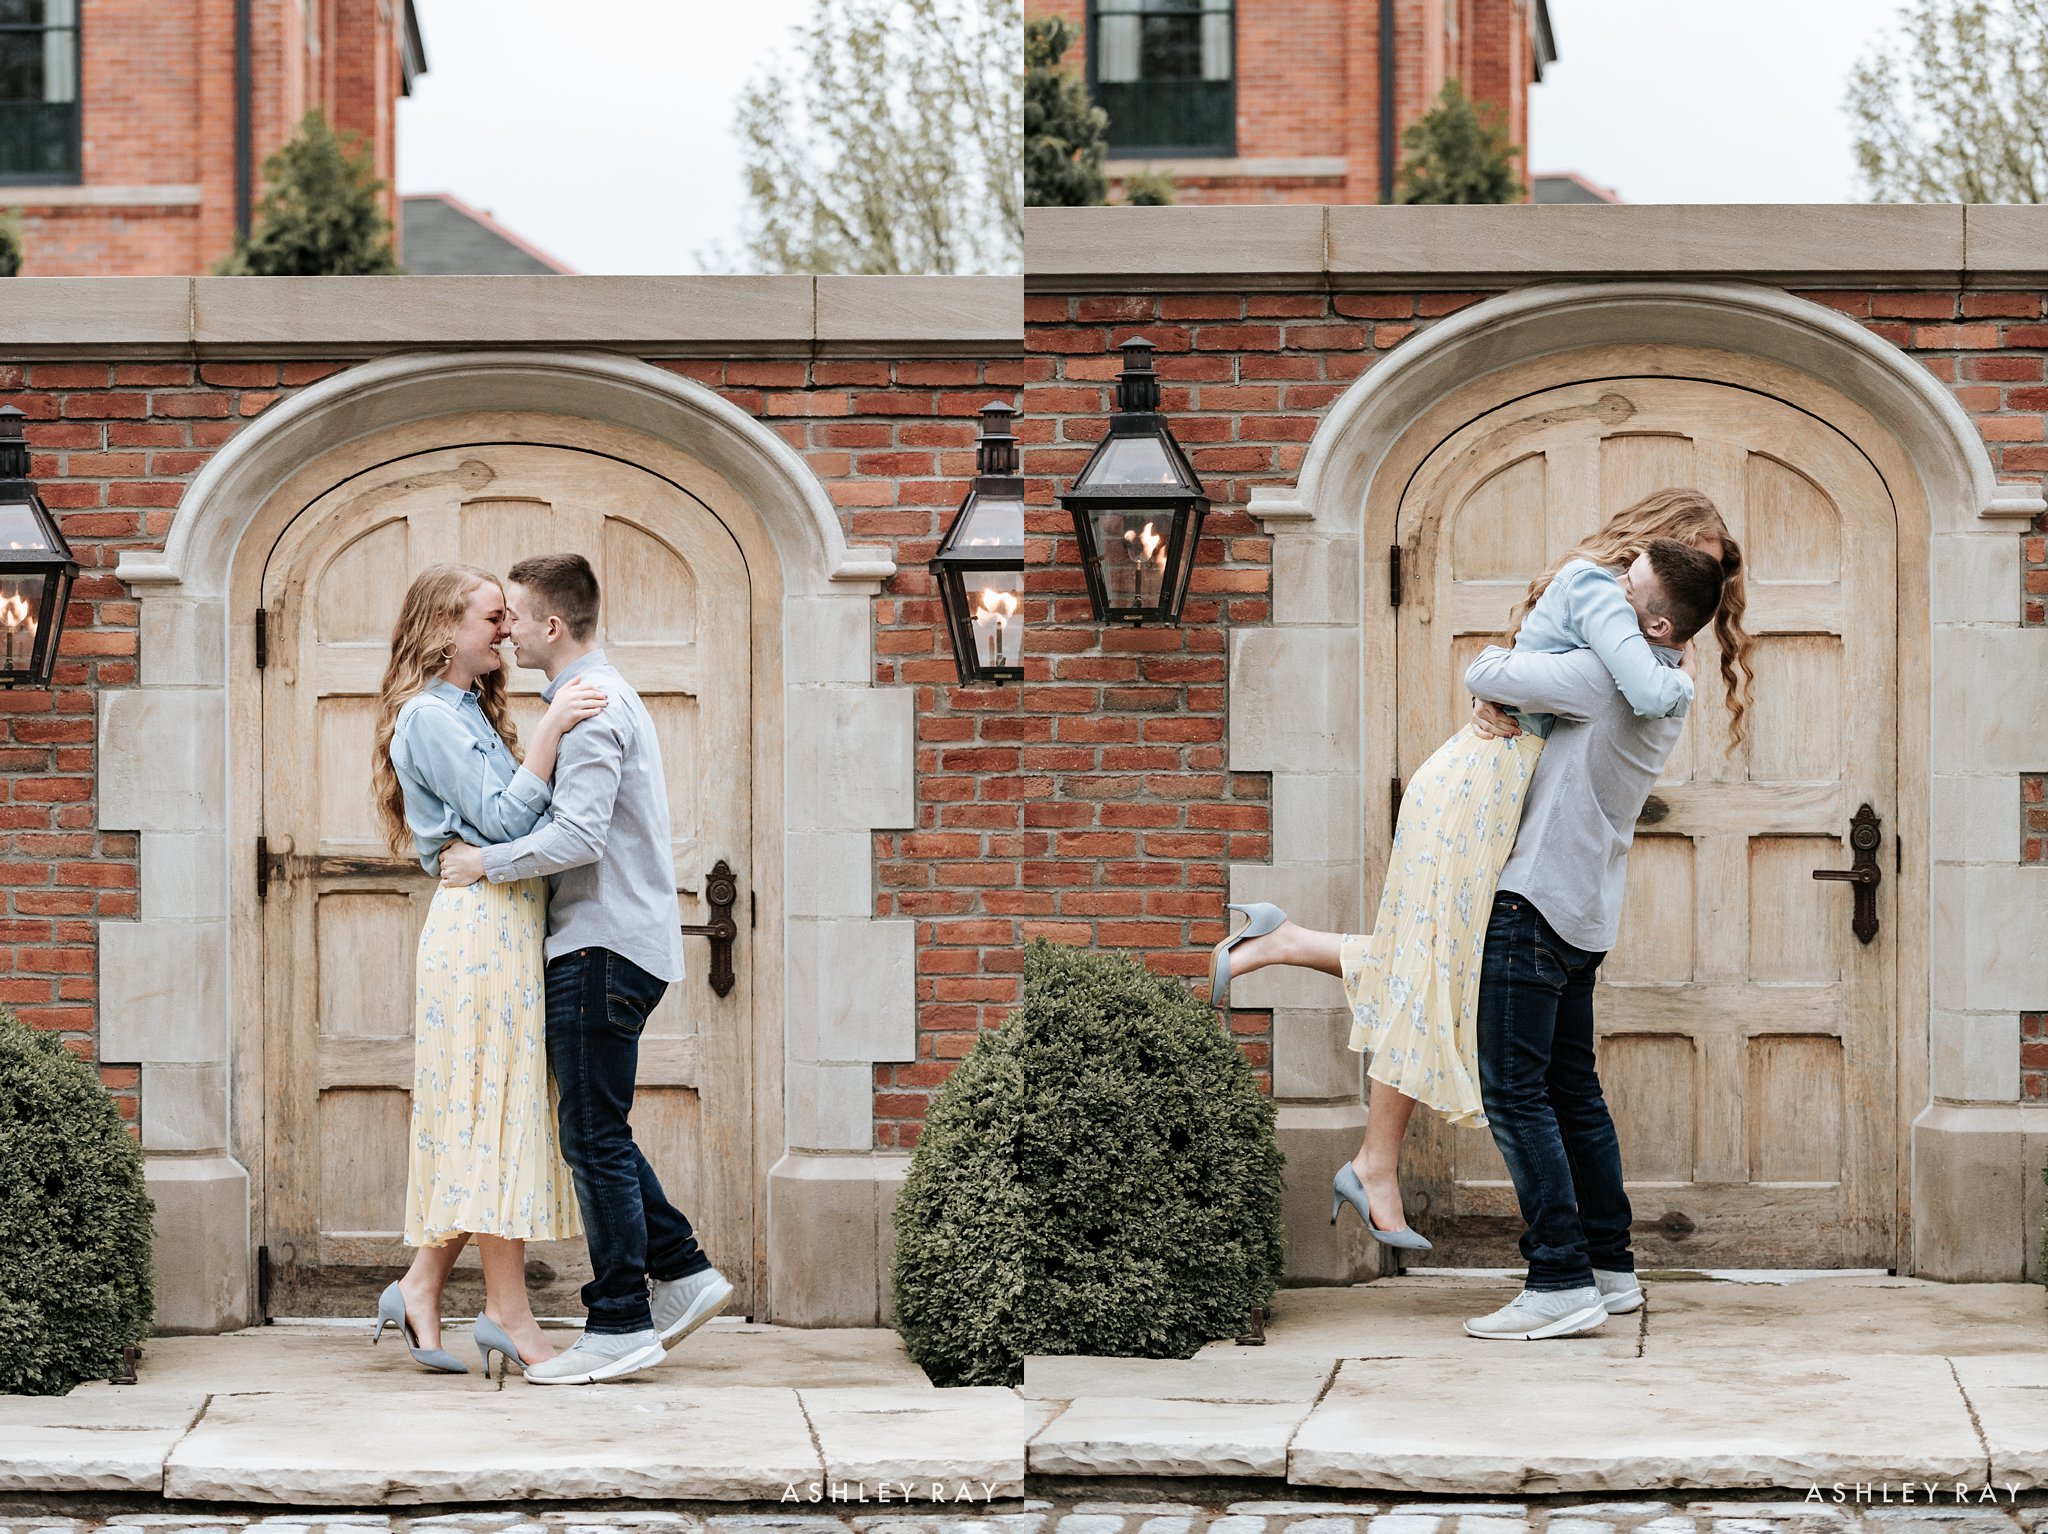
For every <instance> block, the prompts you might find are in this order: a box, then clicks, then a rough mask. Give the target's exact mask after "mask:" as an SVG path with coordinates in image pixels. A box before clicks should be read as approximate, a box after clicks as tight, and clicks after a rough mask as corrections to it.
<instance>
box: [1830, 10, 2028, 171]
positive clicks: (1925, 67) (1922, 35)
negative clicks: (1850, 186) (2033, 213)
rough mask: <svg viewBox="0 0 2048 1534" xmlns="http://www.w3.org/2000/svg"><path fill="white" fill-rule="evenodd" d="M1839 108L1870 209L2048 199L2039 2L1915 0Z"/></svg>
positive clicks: (1858, 71) (1856, 74)
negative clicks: (1850, 135) (1845, 118)
mask: <svg viewBox="0 0 2048 1534" xmlns="http://www.w3.org/2000/svg"><path fill="white" fill-rule="evenodd" d="M1846 109H1847V111H1848V114H1849V124H1850V129H1851V131H1852V132H1853V133H1854V135H1855V145H1854V147H1855V153H1856V168H1857V170H1858V172H1859V173H1860V175H1861V177H1862V180H1863V188H1864V191H1865V193H1866V194H1867V195H1868V196H1869V198H1870V200H1871V201H1872V202H2044V201H2048V0H1917V3H1915V4H1913V5H1910V6H1908V7H1906V8H1905V9H1904V10H1903V11H1902V12H1901V13H1900V16H1899V31H1898V32H1897V34H1895V35H1894V36H1892V37H1890V38H1887V39H1886V40H1885V41H1884V42H1883V43H1881V44H1880V45H1879V49H1878V51H1875V52H1873V53H1871V54H1869V55H1867V56H1866V57H1865V58H1864V59H1863V60H1862V62H1860V63H1859V64H1857V66H1856V68H1855V69H1854V71H1853V72H1852V73H1851V74H1850V76H1849V91H1848V100H1847V102H1846Z"/></svg>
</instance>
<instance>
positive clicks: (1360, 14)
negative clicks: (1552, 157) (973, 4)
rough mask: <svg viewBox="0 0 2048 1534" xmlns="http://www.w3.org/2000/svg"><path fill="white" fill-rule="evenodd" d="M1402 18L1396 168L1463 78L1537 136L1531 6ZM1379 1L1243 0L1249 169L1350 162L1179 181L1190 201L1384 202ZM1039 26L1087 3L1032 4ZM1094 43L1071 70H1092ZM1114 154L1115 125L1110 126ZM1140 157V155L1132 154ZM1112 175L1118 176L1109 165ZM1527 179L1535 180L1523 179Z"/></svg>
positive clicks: (1438, 8)
mask: <svg viewBox="0 0 2048 1534" xmlns="http://www.w3.org/2000/svg"><path fill="white" fill-rule="evenodd" d="M1389 3H1392V4H1393V5H1394V7H1395V11H1394V117H1395V134H1396V141H1395V163H1396V165H1397V166H1398V165H1399V163H1400V158H1401V150H1400V145H1399V135H1400V134H1401V133H1402V132H1403V131H1405V130H1406V129H1407V127H1408V126H1409V125H1410V124H1411V123H1413V122H1414V121H1415V120H1416V119H1417V118H1418V117H1420V116H1421V115H1422V114H1423V113H1424V112H1425V111H1427V110H1428V109H1429V106H1430V104H1431V102H1432V101H1434V100H1435V98H1436V93H1437V90H1438V89H1439V87H1440V86H1441V85H1442V84H1443V82H1444V80H1445V79H1446V78H1448V77H1450V76H1457V77H1459V78H1460V79H1461V80H1462V81H1463V83H1464V86H1465V89H1466V90H1467V92H1468V93H1470V94H1471V95H1472V96H1473V97H1474V99H1475V100H1479V101H1482V102H1488V103H1492V104H1494V105H1496V106H1498V107H1499V108H1500V109H1501V111H1502V112H1503V113H1504V114H1505V115H1506V117H1507V120H1508V124H1509V130H1510V134H1511V136H1512V140H1513V142H1514V143H1516V144H1519V145H1524V146H1526V145H1527V143H1528V138H1529V86H1530V84H1531V78H1530V77H1531V72H1532V70H1533V68H1534V62H1533V50H1532V47H1531V44H1530V39H1529V12H1528V4H1529V0H1389ZM1379 5H1380V0H1237V9H1236V18H1237V149H1236V154H1237V156H1238V157H1239V158H1243V159H1288V160H1299V159H1304V158H1307V159H1340V160H1342V161H1343V162H1344V168H1343V170H1342V171H1340V172H1338V173H1336V174H1334V175H1294V176H1286V177H1276V176H1271V175H1265V174H1261V175H1257V176H1247V175H1239V174H1221V173H1219V174H1217V175H1201V174H1199V173H1197V172H1196V171H1195V170H1194V169H1193V168H1192V164H1190V166H1189V167H1188V168H1185V169H1183V170H1181V171H1179V172H1177V173H1176V176H1175V182H1176V188H1177V190H1176V194H1175V196H1176V200H1177V201H1179V202H1183V203H1365V202H1377V201H1379V200H1380V178H1379V156H1380V140H1379V123H1380V116H1379V112H1380V109H1379V96H1380V91H1379V83H1380V70H1379V51H1380V22H1379V14H1380V13H1379ZM1025 10H1026V13H1027V14H1028V15H1032V16H1039V15H1057V16H1063V17H1065V18H1066V19H1067V20H1068V21H1071V22H1073V23H1074V25H1075V26H1076V27H1077V28H1078V27H1081V26H1083V24H1084V18H1085V15H1086V0H1027V4H1026V7H1025ZM1086 54H1087V40H1086V39H1085V38H1083V39H1081V40H1080V41H1079V42H1077V43H1076V44H1075V45H1074V46H1073V47H1072V48H1071V49H1069V50H1068V52H1067V55H1066V61H1065V62H1066V63H1067V64H1068V65H1070V66H1071V67H1072V68H1073V69H1074V70H1075V71H1076V72H1077V73H1084V72H1085V67H1086V66H1085V59H1086ZM1109 139H1110V146H1111V152H1112V154H1115V153H1119V152H1121V151H1119V150H1118V148H1117V136H1116V125H1115V124H1114V123H1112V124H1111V125H1110V134H1109ZM1129 153H1131V154H1133V155H1141V154H1142V151H1138V150H1131V151H1129ZM1109 169H1110V171H1111V173H1112V176H1114V174H1115V173H1116V171H1117V169H1118V164H1117V162H1116V161H1115V160H1112V161H1111V162H1110V166H1109ZM1524 179H1526V175H1525V178H1524Z"/></svg>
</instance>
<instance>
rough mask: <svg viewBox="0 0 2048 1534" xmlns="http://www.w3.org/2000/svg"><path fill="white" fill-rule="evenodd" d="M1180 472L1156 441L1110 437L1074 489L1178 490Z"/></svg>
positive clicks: (1162, 446) (1152, 438) (1153, 439)
mask: <svg viewBox="0 0 2048 1534" xmlns="http://www.w3.org/2000/svg"><path fill="white" fill-rule="evenodd" d="M1180 484H1181V477H1180V470H1179V469H1178V468H1177V467H1176V466H1175V465H1174V461H1173V455H1172V454H1171V453H1169V452H1168V451H1167V450H1166V444H1165V443H1164V442H1162V441H1160V440H1159V438H1158V437H1155V436H1152V435H1149V434H1148V435H1146V436H1142V437H1111V438H1110V439H1109V440H1108V441H1107V442H1106V443H1104V444H1103V448H1102V451H1101V453H1100V454H1099V455H1098V456H1097V457H1096V458H1095V459H1093V460H1092V461H1091V462H1090V463H1089V465H1088V467H1087V469H1086V470H1085V471H1084V472H1083V473H1082V475H1081V478H1080V480H1079V481H1078V482H1077V483H1076V484H1075V486H1074V488H1075V489H1076V490H1080V491H1087V490H1090V489H1093V488H1096V487H1103V486H1110V485H1168V486H1174V487H1179V486H1180Z"/></svg>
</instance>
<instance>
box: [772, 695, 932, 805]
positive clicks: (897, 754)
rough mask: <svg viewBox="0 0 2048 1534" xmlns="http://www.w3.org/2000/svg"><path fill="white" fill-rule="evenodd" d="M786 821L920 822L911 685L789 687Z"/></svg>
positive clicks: (786, 727)
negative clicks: (787, 801)
mask: <svg viewBox="0 0 2048 1534" xmlns="http://www.w3.org/2000/svg"><path fill="white" fill-rule="evenodd" d="M787 699H788V715H787V723H786V725H785V726H784V732H783V738H784V739H785V740H786V741H787V742H788V752H789V756H788V762H789V765H788V768H787V781H788V783H789V785H790V787H789V803H788V820H787V824H788V826H789V828H790V829H791V830H793V831H879V830H887V829H905V828H908V827H910V826H913V825H915V824H916V823H917V790H916V782H915V773H914V769H915V766H916V753H917V701H916V694H915V693H914V691H913V690H912V689H910V688H908V687H875V688H866V687H864V688H858V689H856V688H850V687H792V688H790V689H789V690H788V693H787Z"/></svg>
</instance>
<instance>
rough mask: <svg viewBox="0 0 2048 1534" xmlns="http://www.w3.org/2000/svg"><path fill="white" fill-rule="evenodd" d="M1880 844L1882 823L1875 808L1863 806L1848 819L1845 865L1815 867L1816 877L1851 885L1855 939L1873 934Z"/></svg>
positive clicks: (1881, 873)
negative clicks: (1847, 863)
mask: <svg viewBox="0 0 2048 1534" xmlns="http://www.w3.org/2000/svg"><path fill="white" fill-rule="evenodd" d="M1883 845H1884V823H1883V822H1882V821H1880V820H1879V819H1878V818H1877V811H1875V810H1873V809H1872V808H1871V807H1870V806H1869V805H1867V804H1866V805H1864V806H1863V808H1862V809H1860V810H1858V811H1857V812H1856V815H1855V818H1853V819H1852V820H1851V821H1850V822H1849V850H1850V852H1851V853H1852V854H1853V855H1854V856H1853V860H1852V862H1851V864H1850V866H1849V867H1847V868H1816V869H1815V870H1814V871H1813V876H1814V878H1816V879H1838V880H1840V881H1841V882H1842V883H1844V884H1850V885H1853V886H1855V890H1856V908H1855V914H1854V915H1853V916H1852V917H1851V918H1850V921H1849V927H1850V930H1851V931H1853V932H1854V933H1855V934H1856V939H1857V941H1858V942H1862V943H1868V942H1869V941H1871V939H1873V938H1875V937H1876V936H1877V887H1878V886H1879V885H1880V884H1882V883H1884V870H1883V869H1882V868H1880V867H1878V866H1877V849H1878V848H1879V847H1881V846H1883Z"/></svg>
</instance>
